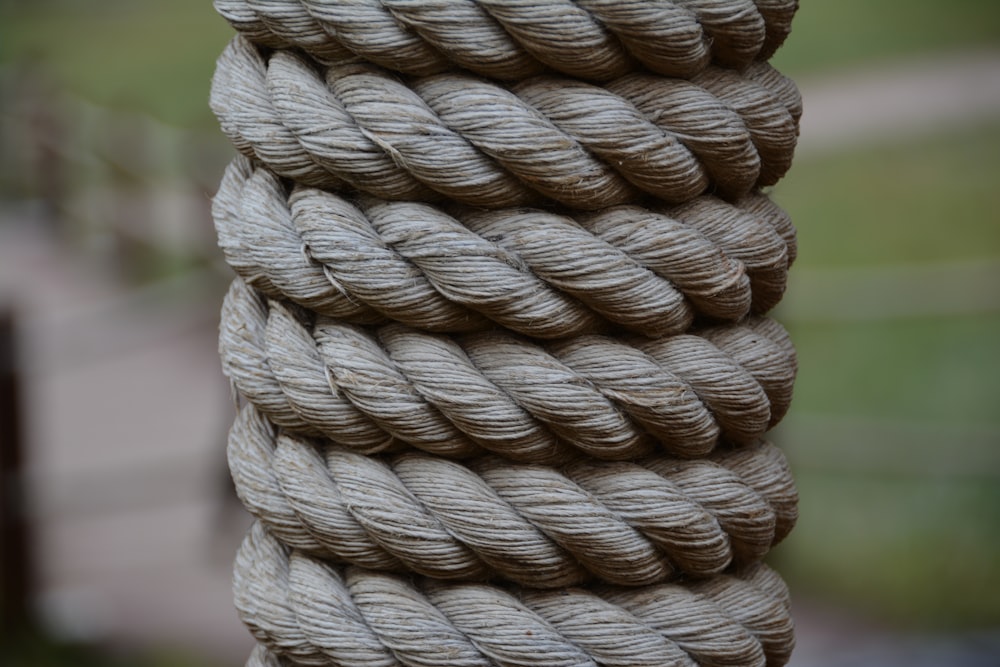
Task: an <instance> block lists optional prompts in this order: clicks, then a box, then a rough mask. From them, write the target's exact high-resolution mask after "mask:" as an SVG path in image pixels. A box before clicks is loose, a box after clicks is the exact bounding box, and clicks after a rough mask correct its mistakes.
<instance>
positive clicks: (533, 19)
mask: <svg viewBox="0 0 1000 667" xmlns="http://www.w3.org/2000/svg"><path fill="white" fill-rule="evenodd" d="M797 5H798V2H797V1H796V0H757V1H756V2H753V1H751V0H678V1H676V2H643V1H641V0H631V1H628V2H621V1H620V0H575V1H570V0H549V1H547V2H544V3H539V2H526V1H524V0H518V1H517V2H510V1H509V0H507V1H501V0H473V1H469V0H436V1H435V2H408V1H407V0H378V1H376V0H367V1H365V2H351V3H336V2H334V3H331V2H321V1H320V0H284V1H282V0H268V1H264V0H215V8H216V9H217V10H218V12H219V13H220V14H222V16H224V17H225V18H226V20H228V21H229V22H230V23H231V24H232V25H233V27H234V28H236V29H237V30H239V31H240V32H241V33H243V34H244V35H246V36H247V37H248V38H249V39H251V40H253V41H255V42H257V43H260V44H263V45H266V46H269V47H271V48H278V49H284V48H292V47H295V48H300V49H302V50H303V51H306V52H308V53H309V54H311V55H312V56H314V57H315V58H316V59H317V60H318V61H319V62H327V63H337V62H343V61H345V60H351V59H354V58H358V59H361V60H366V61H369V62H373V63H376V64H378V65H380V66H382V67H385V68H388V69H392V70H397V71H400V72H403V73H405V74H410V75H416V76H426V75H429V74H439V73H441V72H445V71H448V70H450V69H453V68H455V67H456V66H457V67H460V68H462V69H466V70H469V71H471V72H475V73H476V74H479V75H481V76H485V77H489V78H493V79H501V80H522V79H525V78H528V77H530V76H534V75H537V74H540V73H542V72H544V71H545V70H546V69H552V70H555V71H557V72H561V73H563V74H567V75H569V76H573V77H577V78H581V79H589V80H596V81H605V80H608V79H612V78H614V77H616V76H621V75H622V74H626V73H627V72H629V71H631V70H632V69H634V67H635V65H636V64H637V63H641V64H642V65H644V66H645V67H647V68H648V69H649V70H651V71H653V72H656V73H658V74H663V75H666V76H672V77H682V78H687V77H691V76H694V75H695V74H697V73H698V72H699V71H701V70H702V69H704V68H705V67H706V66H707V65H708V63H709V61H710V60H712V59H714V60H716V61H717V62H719V63H722V64H723V65H725V66H727V67H732V68H736V69H741V68H744V67H747V66H748V65H750V64H751V63H752V62H753V61H754V60H755V59H758V60H766V59H767V58H770V57H771V55H772V54H773V53H774V51H775V50H776V49H777V48H778V46H780V45H781V43H782V42H784V40H785V37H786V36H787V35H788V33H789V31H790V30H791V21H792V16H793V15H794V13H795V10H796V8H797Z"/></svg>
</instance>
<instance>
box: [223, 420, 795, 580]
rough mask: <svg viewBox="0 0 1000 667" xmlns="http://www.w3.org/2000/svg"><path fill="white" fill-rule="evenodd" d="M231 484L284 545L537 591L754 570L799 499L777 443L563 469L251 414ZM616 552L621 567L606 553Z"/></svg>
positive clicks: (240, 432)
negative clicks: (386, 441)
mask: <svg viewBox="0 0 1000 667" xmlns="http://www.w3.org/2000/svg"><path fill="white" fill-rule="evenodd" d="M229 461H230V467H231V470H232V474H233V480H234V482H235V484H236V490H237V493H238V494H239V496H240V498H241V499H242V500H243V502H244V504H245V505H246V507H247V508H248V509H249V510H250V512H251V513H253V514H254V515H255V516H256V517H257V518H258V519H260V520H261V521H262V522H263V523H264V524H266V525H267V526H268V527H269V529H270V530H271V531H272V532H273V534H274V535H275V536H277V537H278V538H279V539H280V540H281V541H282V542H284V543H285V544H288V545H291V546H293V547H295V548H298V549H302V550H305V551H308V552H310V553H314V554H316V555H319V556H322V557H324V558H330V559H334V560H337V561H340V562H344V563H349V564H353V565H357V566H361V567H366V568H370V569H375V570H391V571H406V570H410V571H413V572H416V573H419V574H421V575H424V576H428V577H433V578H435V579H444V580H485V579H497V578H503V579H506V580H509V581H512V582H514V583H517V584H520V585H523V586H529V587H533V588H559V587H565V586H572V585H580V584H583V583H586V582H587V581H588V580H590V579H591V578H593V577H596V578H598V579H600V580H603V581H607V582H611V583H615V584H621V585H628V586H640V585H646V584H652V583H658V582H662V581H666V580H669V579H673V578H675V577H676V576H678V575H679V574H682V573H686V574H693V575H698V576H707V575H710V574H715V573H718V572H721V571H723V570H724V569H725V568H727V567H728V566H730V564H732V563H736V564H747V563H752V562H754V561H756V560H759V559H760V558H761V557H762V556H763V555H764V554H765V553H767V551H768V549H769V548H770V547H771V546H773V545H774V544H776V543H778V542H779V541H781V539H783V538H784V537H785V535H787V534H788V532H789V531H790V530H791V528H792V526H793V525H794V523H795V519H796V517H797V510H796V501H797V495H796V491H795V487H794V484H793V482H792V479H791V476H790V474H789V470H788V465H787V463H786V461H785V459H784V456H783V455H782V454H781V452H780V451H779V450H778V449H776V448H774V447H773V446H771V445H768V444H758V445H756V446H753V447H750V448H744V449H739V450H722V451H719V452H717V453H716V454H714V455H713V456H712V457H711V458H709V459H702V460H696V461H680V460H677V459H671V458H668V457H663V456H659V457H652V458H647V459H644V460H640V461H638V462H636V463H612V462H599V461H595V460H591V459H586V458H578V459H576V460H572V461H571V460H570V459H567V461H566V462H564V463H563V464H562V465H560V466H559V467H558V468H553V467H545V466H538V465H525V464H517V463H512V462H508V461H504V460H503V459H499V458H495V457H484V458H480V459H478V460H476V461H474V462H470V463H468V464H465V465H463V464H459V463H456V462H450V461H447V460H445V459H442V458H439V457H434V456H428V455H425V454H417V453H413V452H410V453H404V454H401V455H398V456H395V457H392V458H389V459H377V458H372V457H367V456H363V455H360V454H357V453H354V452H351V451H350V450H348V449H347V448H344V447H342V446H339V445H334V444H332V443H329V442H326V443H324V444H323V445H322V446H321V447H320V448H318V449H317V448H316V447H314V446H313V445H312V444H311V443H309V442H307V441H305V440H302V439H301V438H297V437H295V436H291V435H288V434H282V435H279V434H278V433H277V431H276V430H275V428H274V427H273V426H272V425H271V424H270V423H268V421H267V420H266V419H265V418H264V417H263V416H262V415H261V414H260V413H259V412H258V411H256V410H255V409H253V408H252V407H249V406H248V407H246V408H244V409H243V410H242V411H241V413H240V416H239V417H238V418H237V420H236V423H235V424H234V426H233V430H232V433H231V435H230V440H229ZM610 554H613V555H614V557H613V558H609V555H610Z"/></svg>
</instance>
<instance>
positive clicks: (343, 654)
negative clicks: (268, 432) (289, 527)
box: [234, 524, 792, 667]
mask: <svg viewBox="0 0 1000 667" xmlns="http://www.w3.org/2000/svg"><path fill="white" fill-rule="evenodd" d="M234 590H235V593H236V605H237V608H238V609H239V611H240V615H241V617H242V618H243V620H244V622H245V623H246V624H247V625H248V626H249V627H250V628H251V630H252V632H253V633H254V635H255V636H256V637H257V639H258V640H260V641H261V642H263V643H265V644H267V645H268V646H272V647H275V648H277V649H278V650H279V651H280V652H281V653H282V654H283V655H285V656H287V658H289V659H290V661H291V663H293V664H300V665H328V664H334V665H344V666H345V667H354V666H355V665H357V666H360V665H402V664H405V665H445V664H447V665H529V664H530V665H539V666H546V667H547V666H550V665H552V666H555V665H591V666H592V667H596V665H598V664H599V665H606V666H609V667H610V666H615V665H620V666H622V667H625V666H629V667H631V666H634V665H656V666H661V665H697V664H702V665H780V664H784V662H785V661H787V659H788V655H789V653H790V651H791V645H792V624H791V620H790V618H789V615H788V593H787V590H786V589H785V587H784V584H783V583H782V582H781V580H780V579H779V578H778V577H777V575H775V574H774V573H773V572H771V571H770V570H768V569H767V568H766V567H764V566H762V565H756V566H751V567H750V568H749V569H747V570H745V571H743V572H741V574H740V575H738V576H717V577H714V578H712V579H709V580H706V581H703V582H698V583H688V584H684V585H677V584H660V585H655V586H650V587H644V588H639V589H623V588H614V587H600V588H597V589H592V590H584V589H579V588H570V589H566V590H561V591H552V592H545V591H538V590H516V589H515V590H511V589H504V588H501V587H498V586H496V585H484V584H446V583H439V582H436V581H434V580H425V579H421V580H417V581H413V580H410V579H408V578H401V577H398V576H395V575H392V574H388V573H379V572H375V571H371V570H365V569H360V568H354V567H348V568H346V569H340V568H336V567H334V566H331V565H330V564H328V563H325V562H323V561H320V560H316V559H314V558H311V557H309V556H307V555H305V554H303V553H301V552H298V551H292V552H289V551H288V550H287V549H286V548H285V547H284V546H283V545H282V544H281V543H280V542H278V541H277V540H276V539H274V538H273V537H272V536H271V535H270V534H269V533H268V532H267V531H266V530H265V529H264V528H263V527H262V526H261V525H260V524H256V525H255V526H254V528H253V529H252V530H251V532H250V534H249V535H248V536H247V538H246V540H245V541H244V543H243V546H242V548H241V550H240V553H239V555H238V556H237V559H236V570H235V573H234ZM428 638H432V640H431V641H428ZM248 664H259V665H276V664H282V663H281V662H279V661H278V659H277V658H276V657H274V656H271V655H269V654H268V652H267V651H265V650H262V649H258V650H257V651H255V654H254V658H252V659H251V662H250V663H248Z"/></svg>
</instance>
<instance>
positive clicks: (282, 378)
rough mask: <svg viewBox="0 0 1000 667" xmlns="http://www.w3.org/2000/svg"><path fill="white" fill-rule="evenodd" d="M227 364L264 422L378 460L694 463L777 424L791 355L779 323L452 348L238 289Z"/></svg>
mask: <svg viewBox="0 0 1000 667" xmlns="http://www.w3.org/2000/svg"><path fill="white" fill-rule="evenodd" d="M221 332H222V333H221V337H220V353H221V355H222V363H223V369H224V370H225V372H226V374H227V375H228V376H229V377H230V379H231V380H232V381H233V383H234V384H235V386H236V388H237V389H238V390H239V391H240V393H241V394H243V395H244V396H246V397H247V398H248V399H249V400H250V401H251V402H253V403H254V404H256V405H257V406H258V407H259V408H260V409H261V410H262V411H264V412H265V413H266V414H267V415H268V416H269V417H271V418H272V419H274V421H275V422H276V423H278V424H280V425H282V426H284V427H286V428H290V429H292V430H294V431H298V432H301V433H303V434H306V435H313V434H323V435H325V436H326V437H328V438H331V439H332V440H334V441H336V442H339V443H341V444H343V445H345V446H347V447H351V448H354V449H356V450H357V451H362V452H374V451H379V450H381V449H384V448H388V447H390V446H392V444H393V441H394V439H398V440H401V441H403V442H406V443H409V444H410V445H412V446H414V447H417V448H419V449H422V450H424V451H427V452H431V453H434V454H439V455H442V456H448V457H465V456H469V455H473V454H476V453H480V452H482V451H483V450H489V451H494V452H497V453H500V454H503V455H504V456H508V457H511V458H515V459H517V460H521V461H533V462H543V463H544V462H552V461H554V460H557V459H558V458H559V457H560V456H562V455H563V454H564V452H565V451H566V450H567V447H574V448H577V449H578V450H580V451H583V452H586V453H587V454H589V455H591V456H596V457H598V458H603V459H619V460H621V459H628V458H633V457H635V456H641V455H644V454H647V453H649V452H650V451H652V450H653V448H654V445H655V444H656V443H659V444H660V445H662V446H663V447H665V448H667V449H668V450H669V451H671V452H673V453H676V454H678V455H682V456H701V455H704V454H706V453H708V452H709V451H711V450H712V448H714V447H715V445H716V443H717V442H718V441H719V439H720V438H723V439H726V440H729V441H732V442H737V443H746V444H750V443H753V442H755V441H756V440H758V439H759V438H760V437H761V436H762V435H763V433H764V431H766V430H767V429H768V428H769V427H771V426H773V425H774V424H776V423H777V422H778V421H779V420H780V419H781V417H782V416H783V415H784V413H785V411H786V410H787V408H788V404H789V402H790V400H791V387H792V384H793V382H794V379H795V370H796V365H795V356H794V350H793V349H792V348H791V345H790V344H789V342H788V339H787V334H785V332H784V330H783V329H782V328H781V327H780V325H778V324H777V323H776V322H774V321H772V320H765V319H754V320H749V321H747V322H745V323H744V324H742V325H740V326H738V327H733V328H728V329H727V328H709V329H707V330H705V331H702V332H701V333H700V335H698V336H694V335H687V334H685V335H679V336H673V337H669V338H662V339H657V340H645V339H635V340H634V341H631V344H629V343H627V342H625V341H624V340H620V339H614V338H609V337H605V336H593V335H592V336H579V337H576V338H573V339H569V340H567V341H563V342H559V343H554V344H550V345H548V346H545V347H543V346H541V345H538V344H537V343H534V342H531V341H529V340H526V339H521V338H517V337H514V336H511V335H509V334H505V333H502V332H500V331H495V332H484V333H481V334H471V335H468V336H463V337H461V338H448V337H444V336H436V335H433V334H428V333H424V332H421V331H417V330H414V329H410V328H407V327H404V326H402V325H398V324H392V325H387V326H385V327H382V328H380V329H378V330H377V331H375V332H370V331H367V330H365V329H361V328H358V327H355V326H352V325H348V324H344V323H342V322H340V321H337V320H332V319H329V318H325V317H319V318H318V319H317V320H316V323H315V325H314V326H312V327H310V326H308V325H307V324H306V323H305V322H303V321H302V320H301V319H300V318H297V317H296V315H295V312H294V310H292V309H289V308H287V307H286V306H284V305H282V304H281V303H278V302H274V301H271V302H267V301H265V300H263V299H262V298H261V297H260V296H259V295H257V294H255V293H253V292H252V291H251V290H250V289H249V288H247V287H246V285H245V284H244V283H243V282H242V281H239V280H237V281H234V283H233V285H232V287H231V288H230V291H229V293H228V294H227V296H226V300H225V303H224V305H223V312H222V324H221Z"/></svg>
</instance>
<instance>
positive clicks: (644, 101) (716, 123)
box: [211, 38, 801, 209]
mask: <svg viewBox="0 0 1000 667" xmlns="http://www.w3.org/2000/svg"><path fill="white" fill-rule="evenodd" d="M790 90H792V91H794V87H791V88H789V85H788V84H787V82H786V81H785V80H784V78H783V77H781V76H780V75H779V74H778V73H777V72H775V71H774V70H773V69H771V68H770V67H768V66H767V65H766V64H763V63H759V64H757V65H755V66H754V67H751V68H750V69H748V70H747V71H746V72H745V73H744V74H743V75H738V74H736V73H734V72H731V71H727V70H722V69H709V70H706V71H705V72H704V73H702V74H700V75H699V76H698V77H697V78H696V79H695V80H693V81H690V82H688V81H681V80H678V79H666V78H662V77H655V76H651V75H644V74H638V73H632V74H626V75H625V76H622V77H620V78H617V79H615V80H614V81H612V82H610V83H608V84H606V85H605V87H603V88H601V87H597V86H593V85H590V84H585V83H582V82H579V81H575V80H571V79H561V78H557V77H544V78H535V79H531V80H528V81H525V82H522V83H520V84H518V85H517V86H515V87H514V88H512V89H510V90H508V89H506V88H504V87H502V86H499V85H497V84H494V83H490V82H487V81H484V80H480V79H476V78H474V77H471V76H468V75H465V74H459V73H449V74H439V75H435V76H431V77H424V78H420V79H415V80H413V81H411V82H410V83H409V84H408V85H407V84H404V83H403V82H401V81H399V80H398V79H396V78H395V77H393V76H392V75H390V74H387V73H386V72H384V71H382V70H379V69H377V68H375V67H374V66H371V65H364V64H354V65H347V64H344V65H338V66H335V67H330V68H328V69H327V70H326V72H325V81H324V76H323V75H321V74H320V73H318V72H317V71H316V69H315V68H314V66H313V64H311V63H310V62H308V61H307V60H305V59H304V58H302V57H300V56H297V55H295V54H293V53H290V52H286V51H277V52H274V53H273V54H271V55H270V57H267V58H265V57H264V56H263V55H262V54H261V53H260V52H259V51H258V50H257V49H256V48H255V47H253V46H252V45H251V44H250V43H249V42H247V41H245V40H243V39H240V38H236V39H234V40H233V41H232V42H231V43H230V45H229V46H228V47H227V48H226V50H225V51H224V52H223V54H222V56H221V57H220V58H219V63H218V67H217V69H216V74H215V78H214V79H213V85H212V96H211V104H212V109H213V111H214V112H215V114H216V115H217V116H218V118H219V122H220V124H221V126H222V129H223V131H224V132H225V133H226V135H227V136H229V137H230V139H231V140H232V141H233V143H234V145H236V146H237V148H239V149H240V151H241V152H243V153H244V154H246V155H248V156H250V157H254V158H256V159H259V160H261V161H262V162H263V163H264V164H266V165H267V166H268V167H269V168H270V169H272V170H273V171H274V172H275V173H277V174H280V175H282V176H285V177H287V178H291V179H294V180H296V181H298V182H300V183H303V184H305V185H311V186H315V187H319V188H326V189H338V188H342V187H345V186H349V187H350V188H351V189H355V190H359V191H361V192H365V193H368V194H371V195H374V196H376V197H380V198H383V199H392V200H415V199H416V200H435V199H439V198H440V196H442V195H444V196H446V197H447V198H449V199H450V200H453V201H457V202H461V203H464V204H469V205H472V206H485V207H490V208H496V207H508V206H525V205H528V206H531V205H538V204H540V203H545V202H546V201H548V202H550V203H551V202H556V203H560V204H564V205H566V206H570V207H573V208H579V209H598V208H604V207H607V206H611V205H616V204H624V203H629V202H632V201H634V200H635V198H636V197H637V196H638V195H639V193H640V192H646V193H649V194H651V195H655V196H656V197H658V198H660V199H662V200H663V201H667V202H683V201H687V200H689V199H691V198H692V197H695V196H697V195H700V194H703V193H705V192H706V191H707V190H708V189H709V186H711V187H712V188H714V189H715V190H716V191H717V192H718V193H720V194H721V195H723V196H724V197H727V198H738V197H740V196H743V195H746V194H748V193H749V192H750V190H751V189H752V188H753V187H759V186H765V185H771V184H773V183H774V182H776V181H777V180H778V179H779V178H780V177H781V175H782V174H784V172H785V170H786V169H787V168H788V166H789V164H790V162H791V158H792V153H793V151H794V148H795V141H796V137H797V134H798V116H799V114H800V113H801V107H800V103H799V101H798V99H797V97H794V98H790V97H789V91H790Z"/></svg>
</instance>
